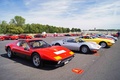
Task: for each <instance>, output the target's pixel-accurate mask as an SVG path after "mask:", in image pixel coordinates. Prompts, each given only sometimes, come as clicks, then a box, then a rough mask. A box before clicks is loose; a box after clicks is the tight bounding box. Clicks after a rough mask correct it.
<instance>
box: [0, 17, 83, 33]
mask: <svg viewBox="0 0 120 80" xmlns="http://www.w3.org/2000/svg"><path fill="white" fill-rule="evenodd" d="M70 31H71V32H81V29H79V28H72V29H70V28H65V27H57V26H51V25H42V24H35V23H32V24H25V19H24V18H23V17H21V16H15V17H14V18H13V19H11V20H10V22H9V23H7V22H6V21H1V23H0V33H3V34H21V33H42V32H47V33H55V32H56V33H68V32H70Z"/></svg>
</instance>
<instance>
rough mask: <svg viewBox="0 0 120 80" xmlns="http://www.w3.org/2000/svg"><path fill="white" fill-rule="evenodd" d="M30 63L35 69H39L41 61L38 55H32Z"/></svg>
mask: <svg viewBox="0 0 120 80" xmlns="http://www.w3.org/2000/svg"><path fill="white" fill-rule="evenodd" d="M32 62H33V65H34V66H35V67H41V65H42V61H41V58H40V55H39V54H37V53H34V54H33V56H32Z"/></svg>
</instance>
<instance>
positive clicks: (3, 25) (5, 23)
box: [1, 21, 8, 34]
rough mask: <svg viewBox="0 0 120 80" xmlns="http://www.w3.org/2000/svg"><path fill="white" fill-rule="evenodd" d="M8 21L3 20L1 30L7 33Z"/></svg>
mask: <svg viewBox="0 0 120 80" xmlns="http://www.w3.org/2000/svg"><path fill="white" fill-rule="evenodd" d="M7 25H8V24H7V22H6V21H2V24H1V32H2V33H4V34H6V32H7Z"/></svg>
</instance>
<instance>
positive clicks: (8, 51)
mask: <svg viewBox="0 0 120 80" xmlns="http://www.w3.org/2000/svg"><path fill="white" fill-rule="evenodd" d="M7 56H8V58H12V57H13V53H12V51H11V49H10V48H7Z"/></svg>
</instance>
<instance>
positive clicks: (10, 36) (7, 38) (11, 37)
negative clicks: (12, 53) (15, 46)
mask: <svg viewBox="0 0 120 80" xmlns="http://www.w3.org/2000/svg"><path fill="white" fill-rule="evenodd" d="M3 37H4V39H5V40H17V39H18V36H17V35H11V34H10V35H4V36H3Z"/></svg>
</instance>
